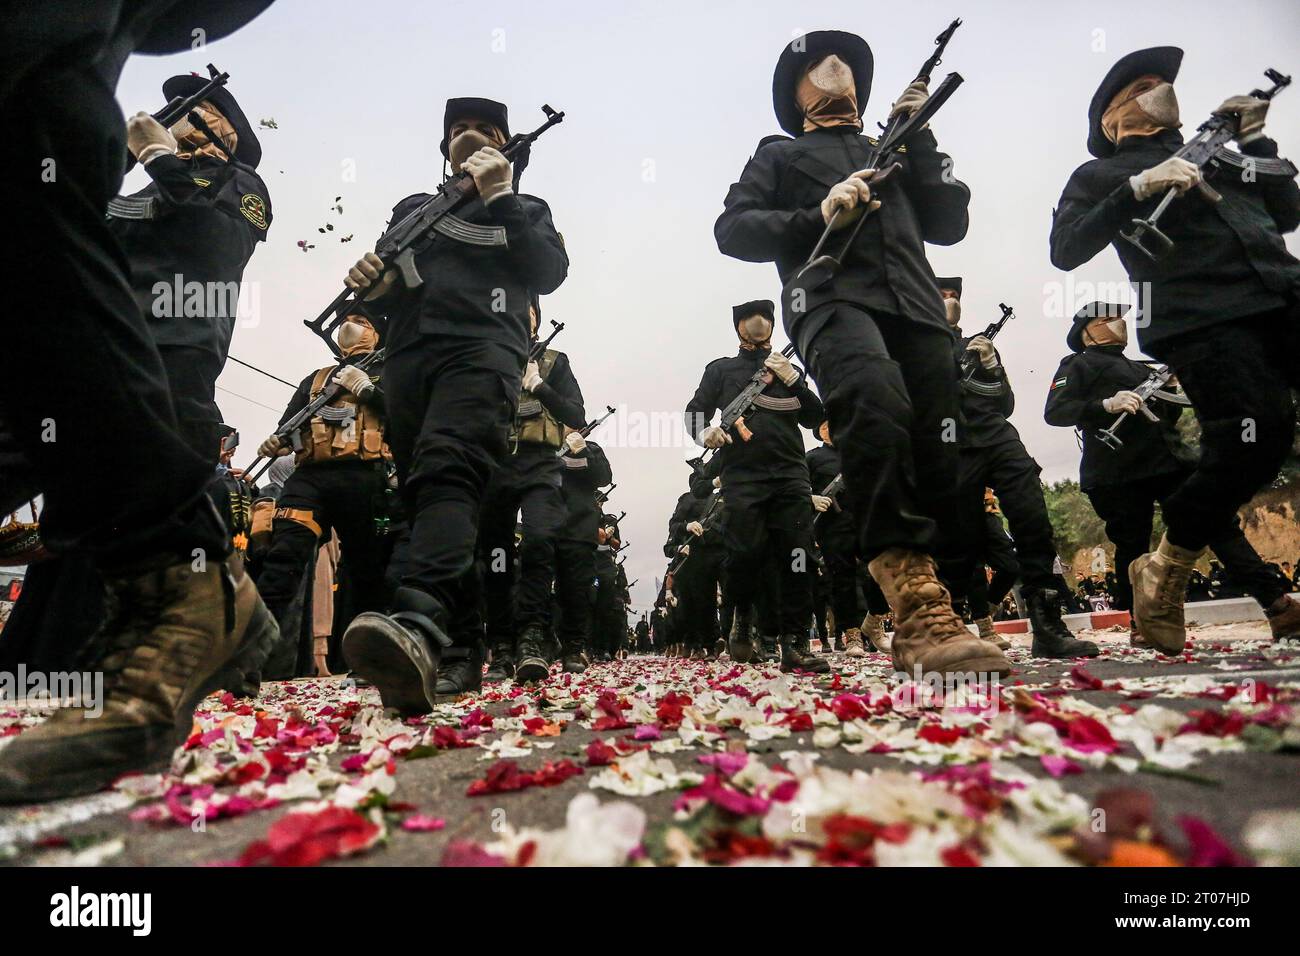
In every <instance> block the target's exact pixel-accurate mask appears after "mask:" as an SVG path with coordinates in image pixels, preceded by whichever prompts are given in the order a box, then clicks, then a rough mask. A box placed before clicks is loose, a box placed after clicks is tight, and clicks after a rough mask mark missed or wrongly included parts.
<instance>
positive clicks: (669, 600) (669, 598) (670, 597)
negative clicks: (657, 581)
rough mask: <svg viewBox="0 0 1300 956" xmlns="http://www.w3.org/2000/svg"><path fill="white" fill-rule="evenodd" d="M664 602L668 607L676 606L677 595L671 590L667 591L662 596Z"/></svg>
mask: <svg viewBox="0 0 1300 956" xmlns="http://www.w3.org/2000/svg"><path fill="white" fill-rule="evenodd" d="M664 603H666V604H667V605H668V606H669V607H676V606H677V595H676V594H674V593H673V592H672V591H669V592H668V594H667V595H666V596H665V597H664Z"/></svg>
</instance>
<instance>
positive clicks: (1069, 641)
mask: <svg viewBox="0 0 1300 956" xmlns="http://www.w3.org/2000/svg"><path fill="white" fill-rule="evenodd" d="M1022 593H1023V594H1024V597H1025V604H1026V605H1027V607H1028V614H1029V628H1030V630H1031V631H1033V634H1034V643H1033V646H1032V648H1031V649H1030V653H1031V654H1033V655H1034V657H1096V656H1097V655H1098V654H1100V653H1101V651H1099V650H1098V649H1097V645H1096V644H1094V643H1092V641H1081V640H1079V639H1078V638H1076V637H1075V636H1074V635H1073V634H1071V633H1070V629H1069V628H1068V627H1066V626H1065V622H1064V621H1062V620H1061V607H1060V605H1059V604H1058V603H1057V596H1056V592H1055V591H1052V590H1049V589H1046V588H1043V589H1041V590H1040V589H1038V588H1032V589H1031V588H1025V589H1024V590H1023V592H1022Z"/></svg>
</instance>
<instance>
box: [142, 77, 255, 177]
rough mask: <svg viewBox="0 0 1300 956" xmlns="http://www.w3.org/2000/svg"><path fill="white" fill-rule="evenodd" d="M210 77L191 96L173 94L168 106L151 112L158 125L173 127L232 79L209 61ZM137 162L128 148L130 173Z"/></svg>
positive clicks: (167, 127) (166, 127) (164, 127)
mask: <svg viewBox="0 0 1300 956" xmlns="http://www.w3.org/2000/svg"><path fill="white" fill-rule="evenodd" d="M208 77H209V79H208V82H206V83H204V84H203V85H202V86H201V87H199V88H198V89H197V90H196V91H195V92H193V93H191V94H190V95H189V96H173V97H172V98H171V99H170V100H168V102H167V105H166V106H164V107H163V108H162V109H160V110H159V111H158V112H157V113H153V114H151V115H152V116H153V118H154V119H155V120H156V121H157V122H158V125H159V126H161V127H162V128H163V129H171V128H172V127H173V126H175V125H176V124H177V123H178V122H180V120H181V117H183V116H187V115H188V114H189V112H190V110H192V109H194V108H195V107H196V106H198V105H199V104H200V103H202V102H203V101H204V100H206V99H207V98H208V97H209V96H211V95H212V94H213V92H214V91H216V90H219V89H221V88H222V87H223V86H225V85H226V82H227V81H228V80H229V79H230V74H229V73H220V72H218V71H217V68H216V67H215V66H213V65H212V64H211V63H209V64H208ZM196 125H197V124H196ZM200 128H201V127H200ZM205 133H206V131H205ZM135 164H136V158H135V156H134V155H132V153H131V151H130V150H127V153H126V171H127V172H128V173H129V172H130V171H131V170H132V169H134V168H135Z"/></svg>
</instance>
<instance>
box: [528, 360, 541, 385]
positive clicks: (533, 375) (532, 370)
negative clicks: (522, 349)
mask: <svg viewBox="0 0 1300 956" xmlns="http://www.w3.org/2000/svg"><path fill="white" fill-rule="evenodd" d="M541 384H542V373H541V372H539V371H538V370H537V363H536V362H529V363H528V367H527V368H525V369H524V388H526V389H527V390H528V391H530V392H532V391H535V390H536V389H537V386H539V385H541Z"/></svg>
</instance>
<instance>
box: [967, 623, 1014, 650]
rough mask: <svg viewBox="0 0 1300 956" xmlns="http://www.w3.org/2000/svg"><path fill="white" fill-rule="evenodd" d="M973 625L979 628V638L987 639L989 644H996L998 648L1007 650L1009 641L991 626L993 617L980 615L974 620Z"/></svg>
mask: <svg viewBox="0 0 1300 956" xmlns="http://www.w3.org/2000/svg"><path fill="white" fill-rule="evenodd" d="M975 626H976V627H977V628H979V632H980V640H981V641H988V642H989V643H990V644H996V645H997V646H998V649H999V650H1003V651H1005V650H1008V649H1009V648H1010V647H1011V642H1010V641H1008V640H1007V639H1006V638H1005V637H1003V636H1002V635H1001V634H1000V633H999V632H998V629H997V628H996V627H994V626H993V618H991V617H981V618H977V619H976V620H975Z"/></svg>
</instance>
